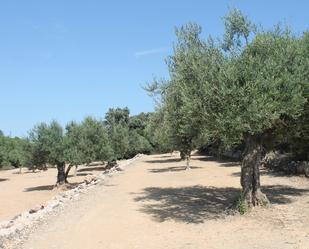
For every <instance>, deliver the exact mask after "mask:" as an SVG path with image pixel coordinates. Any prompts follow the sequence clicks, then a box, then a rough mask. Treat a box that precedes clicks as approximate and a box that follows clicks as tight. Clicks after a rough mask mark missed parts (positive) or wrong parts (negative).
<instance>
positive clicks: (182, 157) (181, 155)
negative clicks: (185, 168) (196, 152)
mask: <svg viewBox="0 0 309 249" xmlns="http://www.w3.org/2000/svg"><path fill="white" fill-rule="evenodd" d="M180 159H181V160H185V159H186V153H185V152H184V151H180Z"/></svg>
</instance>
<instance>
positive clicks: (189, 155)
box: [186, 150, 191, 170]
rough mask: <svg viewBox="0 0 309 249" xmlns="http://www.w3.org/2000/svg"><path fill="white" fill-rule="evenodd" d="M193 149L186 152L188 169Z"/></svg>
mask: <svg viewBox="0 0 309 249" xmlns="http://www.w3.org/2000/svg"><path fill="white" fill-rule="evenodd" d="M190 161H191V151H190V150H188V151H187V152H186V170H188V169H190Z"/></svg>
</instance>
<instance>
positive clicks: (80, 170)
mask: <svg viewBox="0 0 309 249" xmlns="http://www.w3.org/2000/svg"><path fill="white" fill-rule="evenodd" d="M103 170H105V166H101V167H97V166H96V167H91V166H89V167H85V168H82V169H79V170H77V172H85V171H103Z"/></svg>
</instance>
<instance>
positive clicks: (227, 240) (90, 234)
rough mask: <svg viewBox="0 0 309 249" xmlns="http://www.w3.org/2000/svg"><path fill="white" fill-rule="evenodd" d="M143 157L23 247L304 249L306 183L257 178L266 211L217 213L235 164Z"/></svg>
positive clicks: (233, 180) (228, 196)
mask: <svg viewBox="0 0 309 249" xmlns="http://www.w3.org/2000/svg"><path fill="white" fill-rule="evenodd" d="M177 158H178V157H176V156H173V157H171V156H170V155H155V156H145V157H142V158H140V159H138V161H137V162H135V163H134V164H133V165H131V166H129V167H128V168H127V169H126V170H125V171H124V172H123V173H121V174H119V175H116V176H114V177H112V178H110V179H109V180H108V181H107V182H105V183H104V184H102V185H100V186H98V187H97V188H96V189H95V190H93V191H92V192H91V194H88V195H85V196H84V197H83V198H82V199H81V200H80V201H77V202H73V203H72V204H70V206H69V207H67V208H66V210H65V211H63V212H61V214H60V215H58V216H57V217H51V218H49V220H47V223H45V224H43V225H41V226H40V227H39V228H38V230H37V231H36V232H35V233H34V234H33V235H31V236H30V237H29V240H28V241H27V242H26V243H25V244H24V246H23V248H26V249H42V248H44V249H51V248H59V249H98V248H104V249H133V248H141V249H145V248H147V249H154V248H156V249H160V248H164V249H171V248H175V249H176V248H177V249H181V248H183V249H211V248H236V249H238V248H243V249H245V248H246V249H247V248H261V249H262V248H263V249H265V248H267V249H271V248H276V249H278V248H281V249H285V248H289V249H290V248H303V249H308V248H309V181H308V180H307V179H305V178H300V177H280V176H277V175H273V174H270V173H267V172H264V173H262V184H263V185H264V186H265V187H266V189H265V191H266V192H267V194H268V196H269V198H270V200H271V201H272V203H273V204H272V207H271V208H268V209H256V210H254V211H253V212H251V213H250V214H248V215H245V216H239V215H236V216H227V215H225V208H226V207H227V206H228V205H229V204H230V203H231V201H232V200H233V199H234V198H235V197H236V196H237V194H238V191H239V165H237V164H235V163H219V162H215V161H212V160H211V159H210V158H204V157H199V156H195V157H194V158H193V160H192V166H193V168H192V170H189V171H185V170H183V168H184V163H183V162H179V161H178V159H177Z"/></svg>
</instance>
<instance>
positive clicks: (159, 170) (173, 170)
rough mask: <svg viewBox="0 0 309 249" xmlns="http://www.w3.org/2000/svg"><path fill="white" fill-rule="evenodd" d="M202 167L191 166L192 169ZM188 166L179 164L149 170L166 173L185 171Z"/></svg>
mask: <svg viewBox="0 0 309 249" xmlns="http://www.w3.org/2000/svg"><path fill="white" fill-rule="evenodd" d="M200 168H202V167H197V166H190V169H189V170H191V169H200ZM185 170H186V166H177V167H168V168H161V169H156V168H154V169H148V171H149V172H151V173H165V172H178V171H185Z"/></svg>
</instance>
